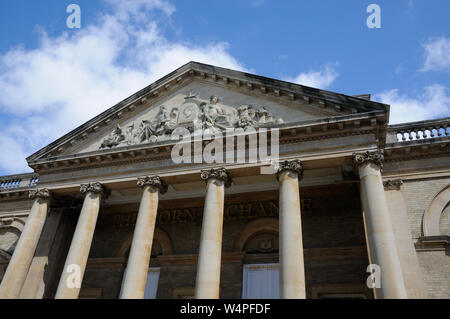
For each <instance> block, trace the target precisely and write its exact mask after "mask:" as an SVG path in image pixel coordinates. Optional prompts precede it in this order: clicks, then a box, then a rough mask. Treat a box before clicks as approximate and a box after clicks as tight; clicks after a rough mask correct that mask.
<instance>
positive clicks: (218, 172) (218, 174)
mask: <svg viewBox="0 0 450 319" xmlns="http://www.w3.org/2000/svg"><path fill="white" fill-rule="evenodd" d="M200 178H201V179H203V180H204V181H208V179H210V178H215V179H218V180H221V181H223V182H224V183H225V187H230V186H231V177H230V174H229V173H228V171H227V170H226V169H225V168H224V167H220V168H211V169H205V170H201V173H200Z"/></svg>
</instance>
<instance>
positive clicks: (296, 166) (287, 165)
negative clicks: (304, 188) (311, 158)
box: [277, 159, 303, 179]
mask: <svg viewBox="0 0 450 319" xmlns="http://www.w3.org/2000/svg"><path fill="white" fill-rule="evenodd" d="M286 171H289V172H294V173H297V176H298V179H302V178H303V163H302V161H300V160H298V159H296V160H292V161H283V162H280V163H279V167H278V170H277V177H278V176H280V174H281V173H283V172H286Z"/></svg>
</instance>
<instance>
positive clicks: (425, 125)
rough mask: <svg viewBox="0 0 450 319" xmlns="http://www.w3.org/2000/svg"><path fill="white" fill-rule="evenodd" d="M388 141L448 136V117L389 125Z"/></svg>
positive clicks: (449, 134) (407, 140) (449, 133)
mask: <svg viewBox="0 0 450 319" xmlns="http://www.w3.org/2000/svg"><path fill="white" fill-rule="evenodd" d="M387 135H388V136H387V142H388V143H396V142H409V141H416V140H426V139H436V138H443V137H449V136H450V118H445V119H439V120H431V121H420V122H412V123H406V124H397V125H390V126H389V127H388V134H387Z"/></svg>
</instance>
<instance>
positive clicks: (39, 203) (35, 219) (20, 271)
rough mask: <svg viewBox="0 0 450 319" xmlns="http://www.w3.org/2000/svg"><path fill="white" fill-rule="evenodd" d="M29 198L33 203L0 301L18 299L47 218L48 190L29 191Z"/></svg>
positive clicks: (0, 292)
mask: <svg viewBox="0 0 450 319" xmlns="http://www.w3.org/2000/svg"><path fill="white" fill-rule="evenodd" d="M29 197H30V198H31V199H34V203H33V206H32V207H31V211H30V214H29V215H28V218H27V221H26V223H25V228H24V229H23V232H22V234H21V235H20V238H19V241H18V243H17V246H16V249H15V250H14V253H13V256H12V258H11V260H10V262H9V265H8V268H7V269H6V273H5V275H4V277H3V280H2V283H1V285H0V299H16V298H18V297H19V294H20V290H21V289H22V286H23V283H24V282H25V279H26V278H27V273H28V269H29V268H30V264H31V261H32V260H33V256H34V252H35V250H36V247H37V244H38V242H39V238H40V237H41V233H42V229H43V227H44V224H45V219H46V217H47V210H48V205H49V199H50V192H49V191H48V189H38V190H34V191H30V193H29Z"/></svg>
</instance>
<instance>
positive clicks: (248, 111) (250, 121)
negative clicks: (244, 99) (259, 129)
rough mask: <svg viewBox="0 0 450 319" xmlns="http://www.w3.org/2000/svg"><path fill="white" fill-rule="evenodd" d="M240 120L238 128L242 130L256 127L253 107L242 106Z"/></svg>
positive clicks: (239, 114)
mask: <svg viewBox="0 0 450 319" xmlns="http://www.w3.org/2000/svg"><path fill="white" fill-rule="evenodd" d="M238 116H239V120H238V122H237V126H238V127H241V128H247V127H249V126H254V125H255V121H254V118H255V110H254V109H253V107H252V106H251V105H241V106H240V107H239V108H238Z"/></svg>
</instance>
